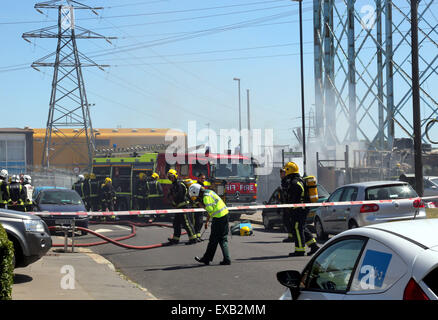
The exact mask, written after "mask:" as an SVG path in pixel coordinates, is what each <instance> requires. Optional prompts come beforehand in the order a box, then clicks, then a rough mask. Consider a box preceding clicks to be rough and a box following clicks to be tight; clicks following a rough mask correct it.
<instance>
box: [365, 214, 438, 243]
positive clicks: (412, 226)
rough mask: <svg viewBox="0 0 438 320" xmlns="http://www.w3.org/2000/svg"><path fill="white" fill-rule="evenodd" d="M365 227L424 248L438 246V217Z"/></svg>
mask: <svg viewBox="0 0 438 320" xmlns="http://www.w3.org/2000/svg"><path fill="white" fill-rule="evenodd" d="M363 228H365V229H374V230H380V231H383V232H388V233H391V234H393V235H396V236H399V237H401V238H403V239H405V240H408V241H410V242H413V243H415V244H417V245H419V246H421V247H423V248H424V249H427V248H432V247H436V246H438V236H437V235H436V233H437V230H438V219H418V220H405V221H397V222H386V223H379V224H373V225H369V226H366V227H363Z"/></svg>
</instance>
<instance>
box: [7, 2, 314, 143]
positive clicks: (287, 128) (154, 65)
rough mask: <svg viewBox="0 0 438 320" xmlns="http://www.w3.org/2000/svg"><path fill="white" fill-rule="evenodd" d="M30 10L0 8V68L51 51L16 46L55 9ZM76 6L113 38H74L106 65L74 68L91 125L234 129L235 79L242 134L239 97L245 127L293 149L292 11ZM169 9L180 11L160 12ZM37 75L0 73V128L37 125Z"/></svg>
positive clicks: (42, 109)
mask: <svg viewBox="0 0 438 320" xmlns="http://www.w3.org/2000/svg"><path fill="white" fill-rule="evenodd" d="M35 3H36V2H35V1H28V0H26V1H17V2H14V3H12V2H11V3H9V4H5V5H4V7H3V10H2V11H3V12H2V14H1V16H0V18H1V22H4V23H9V22H14V24H3V25H1V26H0V37H1V38H2V41H3V45H2V50H0V55H1V61H2V62H1V67H4V66H14V65H20V66H19V68H21V67H22V66H21V65H22V64H25V65H24V67H25V66H26V64H27V65H30V63H32V62H33V61H35V60H37V59H39V58H41V57H43V56H45V55H47V54H49V53H51V52H54V51H55V49H56V40H55V39H33V41H32V44H29V43H28V42H26V41H24V40H23V39H22V38H21V35H22V34H23V33H24V32H28V31H32V30H36V29H39V28H43V27H47V26H51V25H55V24H56V23H55V20H56V10H44V11H43V12H44V13H45V14H47V16H45V15H42V14H40V13H38V12H37V11H36V10H35V9H34V8H33V6H34V4H35ZM84 3H86V4H89V5H95V6H104V7H106V8H105V9H104V10H101V11H100V17H97V16H95V15H93V14H91V13H89V12H83V11H81V12H77V13H76V19H77V21H76V23H77V25H79V26H82V27H84V28H87V29H90V30H93V31H95V32H97V33H100V34H103V35H106V36H116V37H118V39H117V40H114V41H113V45H110V44H108V43H107V42H105V41H104V40H78V47H79V50H80V51H81V52H82V53H84V54H86V55H88V56H90V57H93V60H95V61H96V62H99V63H102V64H110V65H111V67H110V68H106V71H105V72H102V71H100V70H98V69H95V68H84V70H83V73H84V78H85V83H86V86H87V87H86V88H87V95H88V100H89V102H90V103H94V104H96V105H95V106H93V107H92V109H91V115H92V122H93V126H94V127H96V128H98V127H116V126H121V127H125V128H126V127H128V128H129V127H172V128H179V129H182V130H184V131H187V121H189V120H195V121H197V124H198V127H200V128H203V127H206V126H207V123H210V128H211V129H214V130H216V131H217V132H219V129H220V128H238V95H237V81H233V78H234V77H238V78H240V79H241V99H242V100H241V103H242V126H243V127H246V125H247V121H246V119H247V113H246V109H247V104H246V90H247V89H249V90H250V106H251V127H252V128H274V129H275V132H274V135H275V139H276V142H277V143H281V144H289V143H295V141H292V140H294V139H295V138H294V137H293V135H292V131H291V128H293V127H297V126H300V119H299V118H298V117H300V116H301V104H300V82H299V77H298V75H299V55H298V54H299V46H298V43H299V34H298V26H299V25H298V4H297V3H293V2H291V1H257V0H245V1H231V0H222V1H199V0H187V1H180V0H167V1H166V0H163V1H153V0H149V1H141V0H137V1H136V0H131V1H128V0H127V1H125V2H121V1H103V0H101V1H99V0H96V1H84ZM304 8H305V9H304V16H303V17H304V28H305V30H306V31H305V38H306V39H305V41H307V43H306V44H305V47H304V50H305V52H306V53H312V51H313V50H312V48H313V45H312V42H311V41H312V12H311V10H309V8H311V6H310V3H309V4H305V5H304ZM169 11H174V12H175V11H181V12H175V13H165V12H169ZM143 14H144V15H143ZM147 14H149V15H147ZM278 14H284V18H277V19H272V18H271V19H270V18H269V17H270V16H274V15H278ZM132 15H137V16H132ZM115 16H124V17H120V18H118V17H115ZM255 19H266V21H264V20H260V21H261V22H259V25H257V24H256V23H254V22H252V21H254V20H255ZM178 20H180V21H178ZM170 21H172V22H170ZM245 21H248V22H252V24H250V25H249V26H248V27H246V28H238V29H234V30H229V31H223V32H215V33H212V34H211V35H206V36H201V37H195V38H193V39H182V40H179V41H174V42H171V43H168V44H163V45H156V46H149V47H148V46H147V45H148V43H150V42H152V41H154V40H158V39H165V38H168V37H175V36H178V33H182V32H185V33H187V34H188V35H189V36H190V35H192V34H193V32H195V31H199V30H205V29H212V28H217V27H221V28H222V27H223V26H229V25H233V24H237V23H242V22H245ZM256 21H257V20H256ZM32 22H36V23H32ZM260 24H262V25H260ZM138 43H144V45H145V48H142V49H140V50H132V51H126V52H121V53H119V54H114V55H101V56H97V55H98V54H99V53H98V52H102V51H108V50H110V49H114V48H118V47H125V46H129V45H135V44H138ZM263 47H265V48H263ZM95 55H96V56H95ZM94 56H95V57H94ZM312 59H313V55H311V54H307V55H306V56H305V69H306V75H307V77H306V78H305V80H306V86H307V87H308V88H309V89H308V91H307V92H306V100H307V101H308V103H309V105H310V103H313V76H312V77H311V75H313V65H312V63H313V61H312ZM40 70H41V72H37V71H35V70H34V69H32V68H26V69H24V70H17V71H14V72H6V73H2V74H1V77H2V78H3V79H2V80H1V82H2V89H1V90H0V99H1V100H2V104H3V106H4V108H3V110H4V114H3V117H2V119H3V120H2V121H1V122H2V123H1V124H0V126H1V127H12V126H17V127H23V126H25V125H28V126H31V127H36V128H38V127H40V128H41V127H45V125H46V121H47V114H48V104H49V98H50V89H51V81H52V74H53V69H52V68H41V69H40ZM12 106H13V107H12ZM5 113H6V114H5ZM200 115H201V116H200ZM202 115H203V116H202ZM297 118H298V119H297ZM6 119H7V120H6Z"/></svg>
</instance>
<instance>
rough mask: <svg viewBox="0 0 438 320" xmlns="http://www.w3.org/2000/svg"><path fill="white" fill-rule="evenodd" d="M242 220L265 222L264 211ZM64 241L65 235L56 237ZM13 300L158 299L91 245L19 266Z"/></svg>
mask: <svg viewBox="0 0 438 320" xmlns="http://www.w3.org/2000/svg"><path fill="white" fill-rule="evenodd" d="M241 220H250V222H251V223H254V224H262V218H261V211H258V212H257V213H255V214H253V215H242V216H241ZM53 239H54V242H56V243H63V238H60V237H53ZM12 299H13V300H157V298H156V297H155V296H154V295H153V294H151V293H150V292H149V291H148V290H147V289H145V288H142V287H141V286H139V285H138V284H136V283H134V282H132V281H131V280H129V279H128V278H127V277H126V276H124V275H123V274H121V273H120V272H118V271H117V270H116V268H115V267H114V265H113V264H112V263H111V262H110V261H108V260H107V259H105V258H103V257H102V256H100V255H98V254H96V253H94V252H93V251H92V250H90V249H87V248H75V252H74V253H72V252H70V249H69V250H68V252H64V249H60V248H51V249H50V250H49V252H48V253H47V254H46V255H45V256H44V257H42V258H41V259H40V260H38V261H37V262H34V263H33V264H31V265H29V266H27V267H26V268H18V269H15V272H14V285H13V287H12Z"/></svg>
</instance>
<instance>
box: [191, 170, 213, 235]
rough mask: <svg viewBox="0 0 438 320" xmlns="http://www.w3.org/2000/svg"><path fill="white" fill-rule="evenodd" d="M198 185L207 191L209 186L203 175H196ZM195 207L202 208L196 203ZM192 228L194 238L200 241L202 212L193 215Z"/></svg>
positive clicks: (202, 221) (202, 220)
mask: <svg viewBox="0 0 438 320" xmlns="http://www.w3.org/2000/svg"><path fill="white" fill-rule="evenodd" d="M198 184H200V185H201V186H203V187H204V188H205V189H208V186H209V185H210V184H209V183H208V182H207V181H205V174H203V173H200V174H198ZM196 207H202V204H201V203H199V202H197V203H196ZM193 216H194V221H195V222H194V224H193V225H194V228H195V232H196V236H197V237H198V239H200V240H201V241H202V239H201V229H202V225H203V223H204V213H203V212H195V213H194V215H193Z"/></svg>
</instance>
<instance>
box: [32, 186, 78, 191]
mask: <svg viewBox="0 0 438 320" xmlns="http://www.w3.org/2000/svg"><path fill="white" fill-rule="evenodd" d="M55 189H56V190H70V189H67V188H65V187H55V186H54V187H51V186H42V187H35V190H37V191H42V190H55Z"/></svg>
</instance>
